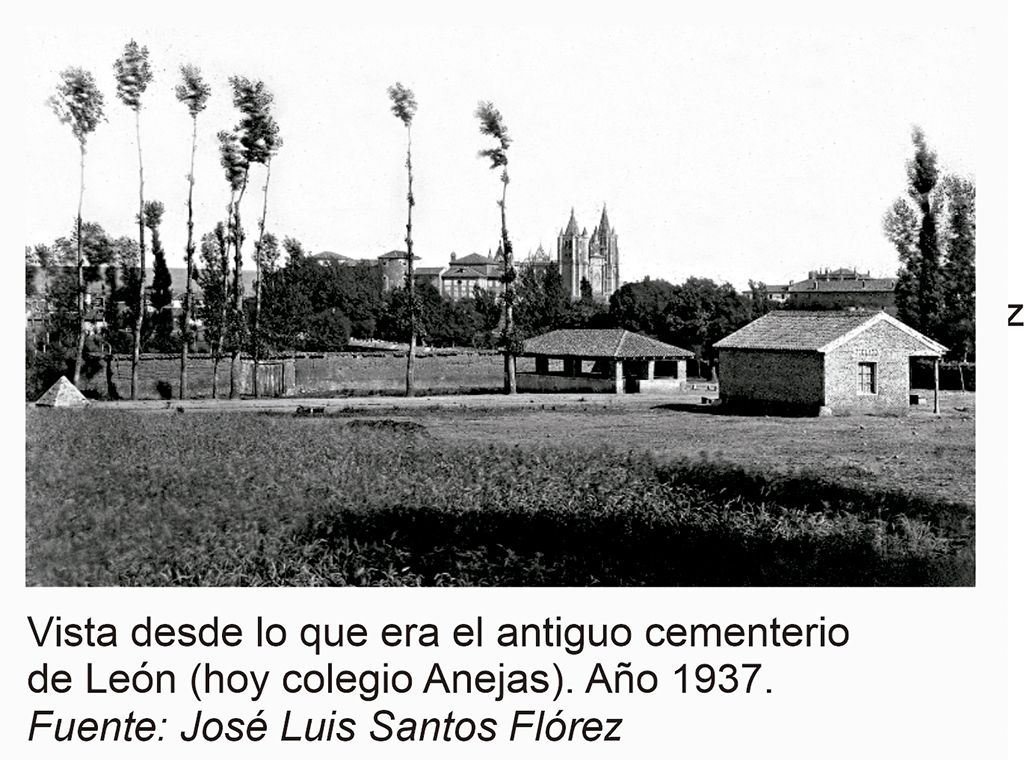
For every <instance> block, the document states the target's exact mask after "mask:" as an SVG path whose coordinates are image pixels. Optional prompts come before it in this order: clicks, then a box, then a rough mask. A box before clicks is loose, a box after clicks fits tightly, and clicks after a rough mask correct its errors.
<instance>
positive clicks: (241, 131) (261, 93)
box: [222, 76, 279, 398]
mask: <svg viewBox="0 0 1024 760" xmlns="http://www.w3.org/2000/svg"><path fill="white" fill-rule="evenodd" d="M228 83H229V84H230V85H231V91H232V102H233V103H234V106H235V108H237V109H238V110H239V111H241V113H242V118H241V121H240V122H239V123H238V125H237V126H236V127H235V132H234V134H235V137H236V141H237V142H236V147H237V156H236V159H237V165H238V166H239V167H241V169H242V182H241V185H240V188H239V190H238V192H237V193H236V194H235V197H234V218H235V224H234V227H235V230H234V232H236V233H238V234H236V235H234V238H233V243H234V246H235V285H236V287H235V293H234V296H235V320H236V321H237V322H238V324H239V336H240V335H241V326H242V325H243V324H244V316H243V304H244V301H243V295H244V294H243V292H242V288H241V279H240V278H241V270H242V237H241V234H240V233H241V226H242V222H241V205H242V196H243V195H244V194H245V187H246V185H247V184H248V181H249V169H250V167H251V166H252V164H254V163H256V164H263V165H264V166H265V165H266V164H267V162H268V161H269V160H270V157H271V156H272V155H273V152H274V151H275V150H277V148H278V145H279V137H278V129H277V124H276V123H275V122H274V119H273V117H272V116H271V115H270V106H271V104H272V103H273V101H274V96H273V95H272V94H271V93H270V91H269V90H268V89H267V87H266V85H265V84H264V83H263V82H262V81H260V80H251V79H248V78H246V77H239V76H233V77H229V79H228ZM222 148H223V142H222ZM222 163H223V153H222ZM260 243H261V240H260V238H257V240H256V258H257V262H259V261H260V250H259V248H260ZM260 268H261V267H260V266H259V264H257V267H256V270H257V277H259V271H260ZM258 289H259V288H258V287H257V290H258ZM241 379H242V378H241V342H240V341H236V342H235V343H234V344H233V345H232V348H231V398H241Z"/></svg>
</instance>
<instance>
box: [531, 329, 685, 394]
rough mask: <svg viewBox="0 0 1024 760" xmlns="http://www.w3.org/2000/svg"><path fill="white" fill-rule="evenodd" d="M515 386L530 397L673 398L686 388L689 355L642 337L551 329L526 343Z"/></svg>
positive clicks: (613, 331)
mask: <svg viewBox="0 0 1024 760" xmlns="http://www.w3.org/2000/svg"><path fill="white" fill-rule="evenodd" d="M523 356H524V357H527V358H529V357H533V360H534V369H533V372H530V371H529V370H528V368H527V366H523V365H524V364H525V363H521V364H520V366H519V367H518V368H517V371H516V385H517V386H518V387H519V389H520V390H522V391H526V392H530V391H539V392H561V393H566V392H572V393H659V392H662V393H664V392H668V393H677V392H679V391H680V390H681V389H682V387H683V386H684V385H685V384H686V360H687V359H690V358H692V357H693V352H692V351H687V350H686V349H685V348H678V347H676V346H670V345H669V344H668V343H662V342H661V341H660V340H655V339H654V338H649V337H647V336H646V335H640V334H638V333H634V332H630V331H629V330H623V329H622V328H614V329H609V330H595V329H575V330H553V331H551V332H548V333H544V334H543V335H538V336H536V337H534V338H530V339H528V340H527V341H526V342H525V344H524V346H523Z"/></svg>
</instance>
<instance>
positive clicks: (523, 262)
mask: <svg viewBox="0 0 1024 760" xmlns="http://www.w3.org/2000/svg"><path fill="white" fill-rule="evenodd" d="M550 263H551V257H550V256H549V255H548V252H547V251H545V250H544V246H543V245H542V244H539V243H538V245H537V248H536V250H533V251H530V252H528V253H527V254H526V256H524V257H523V258H521V259H520V260H519V261H517V262H515V266H516V269H517V270H519V271H520V272H525V271H526V270H529V269H536V270H543V269H545V268H546V267H547V266H548V265H549V264H550Z"/></svg>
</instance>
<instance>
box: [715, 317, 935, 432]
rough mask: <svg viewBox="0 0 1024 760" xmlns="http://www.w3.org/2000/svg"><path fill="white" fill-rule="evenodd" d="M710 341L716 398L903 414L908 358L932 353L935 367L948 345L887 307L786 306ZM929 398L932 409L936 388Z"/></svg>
mask: <svg viewBox="0 0 1024 760" xmlns="http://www.w3.org/2000/svg"><path fill="white" fill-rule="evenodd" d="M715 348H717V349H718V355H719V371H718V372H719V398H720V400H721V402H722V404H724V405H729V406H732V407H734V408H743V409H749V410H751V411H766V412H781V413H797V414H830V413H837V414H851V413H853V414H906V413H907V412H908V411H909V409H910V359H911V357H926V358H930V359H932V360H933V361H934V366H935V370H936V373H937V371H938V362H939V358H940V357H941V356H942V355H943V354H944V353H945V352H946V348H945V347H944V346H942V345H940V344H939V343H937V342H935V341H934V340H932V339H931V338H928V337H927V336H925V335H922V334H921V333H919V332H917V331H916V330H914V329H912V328H910V327H908V326H907V325H905V324H903V323H902V322H900V321H899V320H898V319H896V318H895V317H892V316H890V315H889V314H886V313H885V312H876V313H874V314H866V313H864V312H844V311H787V310H783V311H774V312H771V313H769V314H767V315H765V316H763V317H761V318H760V319H757V320H754V321H753V322H751V323H750V324H749V325H747V326H746V327H743V328H742V329H740V330H737V331H736V332H734V333H733V334H732V335H729V336H727V337H725V338H723V339H722V340H720V341H718V343H716V344H715ZM936 387H937V383H936ZM932 401H933V406H934V411H936V412H938V393H937V391H936V393H935V394H934V396H933V399H932Z"/></svg>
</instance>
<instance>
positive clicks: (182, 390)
mask: <svg viewBox="0 0 1024 760" xmlns="http://www.w3.org/2000/svg"><path fill="white" fill-rule="evenodd" d="M174 95H175V97H176V98H177V99H178V100H179V101H180V102H182V103H184V104H185V106H186V107H187V108H188V113H189V116H191V117H192V154H191V158H190V160H189V167H188V238H187V240H186V242H185V299H184V301H183V302H182V307H181V369H180V371H179V373H178V375H179V377H178V398H182V399H184V398H188V350H189V344H190V342H191V339H192V324H191V319H192V268H193V263H194V261H195V251H196V246H195V242H194V239H193V221H192V190H193V188H194V187H195V184H196V177H195V171H196V137H197V132H198V128H199V114H200V113H202V111H203V110H204V109H205V108H206V101H207V100H208V99H209V97H210V86H209V85H208V84H207V83H206V82H205V81H204V80H203V76H202V72H200V70H199V67H197V66H194V65H192V64H191V63H186V64H183V65H182V67H181V82H180V83H179V84H178V86H177V87H175V88H174Z"/></svg>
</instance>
